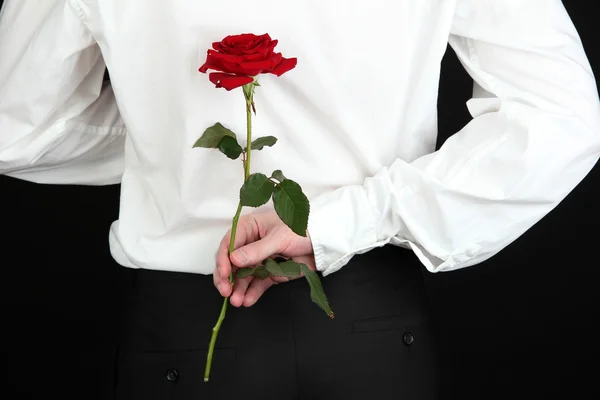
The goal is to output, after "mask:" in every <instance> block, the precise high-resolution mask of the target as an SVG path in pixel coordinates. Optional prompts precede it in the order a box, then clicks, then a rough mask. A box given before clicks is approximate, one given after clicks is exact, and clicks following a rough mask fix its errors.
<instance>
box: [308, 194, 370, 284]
mask: <svg viewBox="0 0 600 400" xmlns="http://www.w3.org/2000/svg"><path fill="white" fill-rule="evenodd" d="M374 211H375V210H374V207H373V205H372V204H371V202H370V201H369V198H368V197H367V194H366V192H365V190H364V189H363V187H362V186H345V187H342V188H340V189H337V190H335V191H333V192H329V193H325V194H322V195H321V196H318V197H317V198H315V199H313V200H311V202H310V215H309V220H308V232H309V235H310V239H311V242H312V245H313V250H314V255H315V261H316V267H317V270H318V271H320V272H321V273H322V274H323V276H326V275H329V274H331V273H333V272H335V271H337V270H339V269H340V268H342V267H343V266H344V265H346V264H347V263H348V262H349V261H350V259H351V258H352V256H354V255H355V254H359V253H364V252H366V251H368V250H370V249H372V248H374V247H377V246H378V240H377V230H376V227H377V219H378V218H377V217H376V215H375V214H374Z"/></svg>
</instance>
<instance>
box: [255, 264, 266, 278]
mask: <svg viewBox="0 0 600 400" xmlns="http://www.w3.org/2000/svg"><path fill="white" fill-rule="evenodd" d="M252 275H253V276H254V277H255V278H258V279H267V278H268V277H269V271H267V270H266V269H265V267H264V265H259V266H258V267H256V268H254V273H253V274H252Z"/></svg>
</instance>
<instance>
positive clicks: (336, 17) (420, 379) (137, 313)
mask: <svg viewBox="0 0 600 400" xmlns="http://www.w3.org/2000/svg"><path fill="white" fill-rule="evenodd" d="M242 32H254V33H264V32H268V33H270V34H271V35H272V36H273V37H274V38H276V39H279V42H280V43H279V49H280V50H281V51H283V52H284V54H285V55H286V56H290V57H292V56H293V57H298V66H297V68H296V69H294V70H293V71H291V72H289V73H288V74H286V75H285V76H282V77H279V78H275V77H272V78H270V77H264V78H261V86H260V87H259V88H258V89H257V95H256V96H257V99H256V102H257V105H258V106H259V113H260V118H258V117H257V118H256V123H255V132H260V136H266V135H271V134H272V135H274V136H277V137H278V138H279V142H278V143H277V146H276V147H275V148H273V149H269V150H267V151H263V152H261V153H260V154H259V155H257V156H256V157H255V159H254V162H253V164H254V167H253V168H256V169H257V170H264V171H270V170H274V169H278V168H281V169H283V170H284V171H285V173H286V175H288V176H290V177H293V179H294V180H296V181H298V182H299V183H300V184H301V185H302V187H303V188H304V190H305V192H306V193H307V195H308V197H309V198H310V199H311V215H310V221H309V226H308V233H309V236H308V237H307V238H306V239H304V238H301V237H298V236H295V235H293V234H292V233H291V232H290V231H289V230H287V229H286V228H285V227H284V226H283V225H281V223H279V220H278V219H277V218H276V217H275V216H274V214H273V212H271V211H269V210H268V208H267V209H265V210H259V211H261V212H258V213H253V214H247V215H246V216H244V217H243V219H242V221H241V226H240V229H239V230H238V236H237V239H236V241H237V242H238V243H236V244H237V245H238V247H239V248H238V250H237V251H236V252H234V253H233V254H232V255H231V258H230V257H228V256H227V251H226V246H227V243H228V235H227V234H225V232H226V231H227V229H228V228H229V224H230V223H231V216H232V214H233V212H234V211H235V207H236V203H237V196H238V189H239V179H240V176H239V165H235V163H234V162H231V161H230V160H227V159H226V158H224V157H220V155H218V154H215V153H214V152H210V151H197V150H192V149H191V146H192V144H193V143H194V141H195V139H197V137H198V136H199V134H200V132H201V131H202V130H203V129H204V128H205V127H206V126H208V125H211V124H213V123H214V122H216V121H223V122H225V123H227V124H230V126H229V127H230V128H231V129H232V130H234V131H237V132H241V131H243V129H244V123H245V120H244V118H243V115H242V116H240V111H239V109H240V107H239V98H238V100H236V99H235V95H233V94H232V93H227V92H225V91H223V90H221V89H219V90H217V89H215V88H214V87H213V86H212V85H211V84H210V82H209V81H208V79H206V77H205V76H203V75H201V74H199V73H198V72H197V69H198V67H199V66H200V65H201V64H202V63H203V61H204V58H205V51H206V49H207V48H208V47H209V46H210V44H211V43H212V42H214V41H218V40H220V39H221V38H223V37H225V36H227V35H229V34H236V33H242ZM0 35H1V36H0V37H1V38H2V39H1V40H2V43H0V85H1V86H0V87H2V91H1V92H0V96H1V97H0V173H3V174H6V175H9V176H13V177H16V178H20V179H24V180H29V181H33V182H40V183H73V184H88V185H102V184H109V183H116V182H121V185H122V186H121V188H122V192H121V209H120V216H119V220H118V221H116V222H115V223H114V224H113V226H112V228H111V232H110V244H111V253H112V255H113V257H114V258H115V260H116V261H117V262H118V263H119V264H120V265H122V266H123V267H124V268H123V274H122V275H123V276H122V279H123V281H124V282H125V283H126V284H127V287H129V288H130V290H129V293H128V295H127V297H126V299H125V300H124V301H125V302H124V303H123V306H122V309H123V320H124V327H123V332H124V333H123V337H122V338H121V348H120V351H119V359H118V365H117V382H116V394H117V397H118V398H130V399H138V398H140V399H151V398H157V399H161V398H186V399H187V398H192V397H193V396H202V395H206V396H208V398H223V399H227V398H235V397H237V396H238V395H240V396H241V395H244V396H246V397H248V396H249V397H250V398H254V397H257V398H259V397H260V398H274V399H286V398H301V399H302V398H324V399H328V398H338V397H340V398H341V397H349V398H364V397H366V396H373V397H377V396H379V397H383V398H390V397H391V398H396V397H398V398H400V397H402V398H415V399H427V398H433V397H434V396H435V395H436V393H435V382H436V379H437V378H436V371H435V369H436V357H435V352H434V349H433V346H432V341H431V332H430V328H429V321H428V317H427V315H428V312H427V306H426V301H425V296H424V293H423V285H422V281H421V275H420V270H419V266H420V264H422V265H424V266H425V268H426V269H427V270H429V271H431V272H438V271H451V270H455V269H459V268H464V267H468V266H473V265H476V264H478V263H480V262H482V261H484V260H486V259H488V258H490V257H492V256H493V255H494V254H496V253H498V252H499V251H501V250H502V249H503V248H504V247H505V246H507V245H508V244H509V243H511V242H512V241H514V240H515V239H516V238H518V237H519V236H520V235H521V234H523V233H524V232H525V231H526V230H527V229H529V228H530V227H531V226H533V225H534V224H535V223H536V222H537V221H538V220H539V219H541V218H542V217H543V216H544V215H546V214H547V213H548V212H549V211H551V210H552V209H553V208H554V207H555V206H556V205H557V204H558V203H559V202H560V201H561V200H562V199H563V198H564V197H565V196H566V195H567V194H568V193H569V192H570V191H571V190H572V189H573V188H574V187H575V186H576V185H577V184H578V183H579V182H580V180H581V179H583V177H585V176H586V174H587V173H588V172H589V170H590V169H591V168H592V166H593V165H594V164H595V162H596V161H597V159H598V156H599V154H600V111H599V110H600V109H599V107H598V105H599V102H598V97H597V93H596V88H595V81H594V78H593V76H592V73H591V69H590V67H589V64H588V62H587V59H586V56H585V54H584V52H583V49H582V46H581V43H580V41H579V38H578V36H577V33H576V31H575V29H574V27H573V25H572V23H571V22H570V20H569V18H568V16H567V14H566V12H565V10H564V8H563V6H562V4H561V2H560V1H558V0H535V1H529V2H521V1H516V0H510V1H504V2H502V3H501V4H500V3H498V2H493V1H491V0H486V1H481V0H478V1H475V0H457V1H443V0H429V1H420V2H410V1H399V2H395V3H394V5H390V3H389V2H386V1H383V0H375V1H370V2H358V1H357V2H347V1H346V2H342V1H335V2H317V1H316V0H315V1H310V2H305V3H303V4H300V5H281V4H279V3H276V2H271V1H268V0H256V1H250V2H248V1H245V2H241V1H234V0H230V1H221V2H219V4H201V5H200V4H199V3H197V2H193V1H191V0H179V1H175V2H158V1H155V2H147V1H141V0H120V1H111V0H106V1H98V0H66V1H57V2H41V1H40V2H36V1H31V0H30V1H16V0H13V1H7V4H5V5H4V8H3V11H2V16H1V18H0ZM447 42H450V44H451V46H452V47H453V49H454V50H455V51H456V53H457V55H458V56H459V58H460V59H461V61H462V63H463V65H464V66H465V68H466V69H467V71H468V72H469V73H470V74H471V76H472V77H473V78H474V80H475V81H476V82H477V84H478V86H477V88H476V90H475V93H474V98H473V100H471V101H470V103H469V109H470V111H471V114H472V115H473V116H474V119H473V121H471V123H469V124H468V125H467V126H466V127H465V128H464V129H463V130H461V131H460V132H458V133H457V134H456V135H454V136H453V137H452V138H451V139H450V140H448V141H447V142H446V143H445V144H444V146H442V148H441V149H440V150H439V151H437V152H434V151H433V150H434V145H435V139H436V132H437V129H436V121H435V105H436V94H437V79H438V74H439V66H440V60H441V57H442V55H443V53H444V50H445V48H446V44H447ZM105 64H106V66H107V67H108V70H109V71H110V76H111V81H112V85H113V88H114V93H113V91H112V89H111V88H110V87H106V86H105V87H103V86H102V75H103V71H104V66H105ZM117 105H118V107H117ZM224 234H225V237H224V238H223V235H224ZM219 243H221V245H219ZM398 246H401V247H405V248H408V249H410V250H412V251H407V250H405V249H399V248H398ZM217 249H219V250H218V253H217V262H216V265H217V268H215V258H214V257H215V256H214V254H215V251H217ZM413 253H414V254H415V255H416V258H414V257H413V256H412V254H413ZM274 254H281V255H284V256H288V257H297V258H298V259H299V260H302V261H305V262H307V264H308V265H309V266H311V267H313V268H315V269H317V270H319V271H321V272H322V273H323V275H325V276H326V278H325V279H324V286H325V290H326V292H327V294H328V296H329V299H330V301H331V304H332V306H333V308H334V311H335V312H336V319H335V320H334V321H330V320H329V319H328V318H327V317H326V316H325V315H324V314H322V312H321V311H319V310H318V309H317V308H316V306H314V304H312V303H311V302H310V300H309V299H308V294H307V288H306V286H305V284H304V283H303V282H300V281H294V282H291V283H286V284H285V285H279V286H278V287H277V288H276V289H270V290H269V292H266V290H267V289H268V288H269V287H270V286H272V285H273V281H271V280H269V279H267V280H251V279H249V278H247V279H245V280H241V281H239V282H237V283H236V285H235V287H234V288H233V289H232V288H231V285H229V283H228V282H227V279H226V277H227V276H228V275H229V272H230V270H231V263H230V261H231V262H233V264H234V265H235V266H237V267H247V266H253V265H256V264H257V263H259V262H260V261H261V260H262V259H264V258H266V257H268V256H271V255H274ZM417 260H418V261H417ZM209 274H213V278H212V280H211V278H210V277H207V276H206V275H209ZM213 284H214V285H216V286H217V288H218V289H219V291H220V294H221V295H223V296H229V295H230V294H231V303H232V304H233V305H234V306H238V307H239V306H241V305H244V306H246V307H248V306H253V305H254V304H255V303H256V302H257V301H258V299H259V298H261V297H262V298H261V301H260V303H259V304H257V305H256V306H253V307H251V308H248V309H243V310H237V309H235V308H234V309H233V310H231V311H233V312H230V313H229V314H228V317H227V319H226V321H225V324H224V327H223V329H222V332H221V334H220V336H219V340H218V349H217V351H216V352H215V359H214V364H213V372H212V375H211V376H212V377H211V381H210V382H209V383H206V384H205V383H203V382H202V373H203V367H204V360H205V357H206V348H207V345H208V339H209V337H210V329H211V328H212V326H213V324H214V322H215V320H216V316H217V313H218V308H219V306H220V298H219V296H218V294H217V293H216V292H215V290H214V288H213V287H212V286H213ZM265 293H266V294H265ZM263 296H264V297H263ZM81 396H82V397H85V394H81Z"/></svg>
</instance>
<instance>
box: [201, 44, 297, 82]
mask: <svg viewBox="0 0 600 400" xmlns="http://www.w3.org/2000/svg"><path fill="white" fill-rule="evenodd" d="M275 46H277V40H272V39H271V37H270V36H269V34H268V33H265V34H264V35H260V36H257V35H254V34H252V33H244V34H242V35H230V36H227V37H226V38H225V39H223V40H221V41H220V42H215V43H213V44H212V47H213V49H214V50H208V55H207V57H206V62H205V63H204V65H203V66H201V67H200V69H199V70H198V71H200V72H202V73H205V72H206V71H208V70H209V69H213V70H215V71H219V72H211V73H210V74H209V77H208V78H209V79H210V81H211V82H212V83H214V84H215V85H216V86H217V87H218V88H220V87H222V88H225V89H227V90H231V89H235V88H237V87H240V86H243V85H246V84H248V83H251V82H252V81H254V77H255V76H256V75H258V74H265V73H270V74H274V75H277V76H281V75H283V74H284V73H286V72H288V71H289V70H291V69H293V68H294V67H295V66H296V61H297V60H296V58H283V56H282V55H281V53H275V52H274V49H275Z"/></svg>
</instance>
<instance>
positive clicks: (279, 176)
mask: <svg viewBox="0 0 600 400" xmlns="http://www.w3.org/2000/svg"><path fill="white" fill-rule="evenodd" d="M271 178H275V179H277V180H278V181H279V182H283V181H285V179H286V178H285V175H283V172H281V170H280V169H278V170H275V171H273V173H272V174H271Z"/></svg>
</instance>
